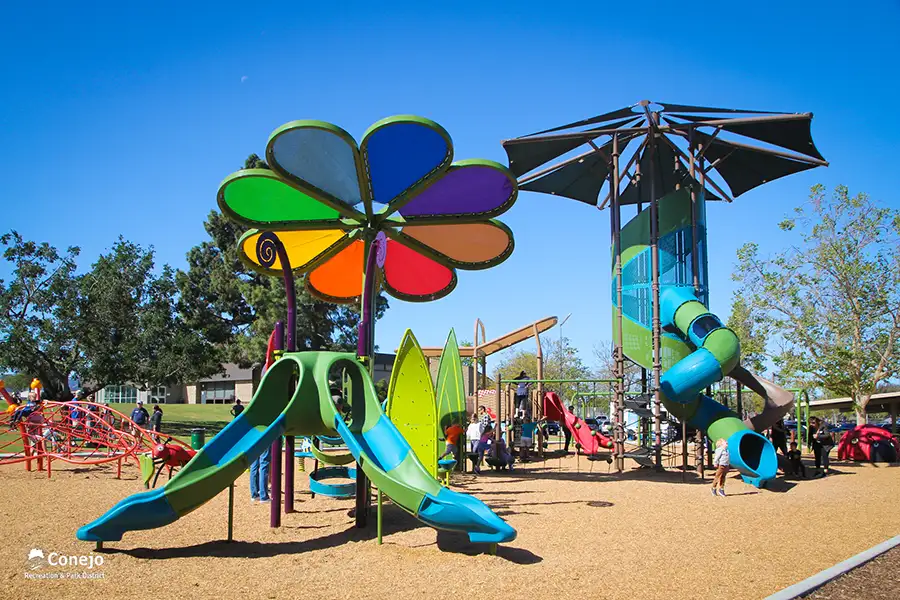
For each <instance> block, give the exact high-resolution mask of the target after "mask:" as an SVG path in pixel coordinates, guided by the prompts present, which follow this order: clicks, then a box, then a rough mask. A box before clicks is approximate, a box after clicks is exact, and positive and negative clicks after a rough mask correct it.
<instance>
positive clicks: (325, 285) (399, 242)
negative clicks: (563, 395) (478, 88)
mask: <svg viewBox="0 0 900 600" xmlns="http://www.w3.org/2000/svg"><path fill="white" fill-rule="evenodd" d="M266 160H267V161H268V163H269V165H270V167H271V169H272V170H267V169H246V170H242V171H238V172H236V173H233V174H231V175H230V176H228V177H227V178H226V179H225V181H223V182H222V184H221V186H220V187H219V194H218V203H219V207H220V208H221V209H222V211H223V212H224V213H225V214H226V215H227V216H228V217H229V218H231V219H233V220H235V221H237V222H240V223H242V224H244V225H247V226H248V227H252V228H253V229H250V230H249V231H247V232H246V233H245V234H244V235H243V236H242V238H241V241H240V250H241V258H242V260H243V261H244V262H245V263H246V264H248V265H249V266H250V267H252V268H254V269H256V270H258V271H261V272H263V273H268V274H272V275H278V274H281V272H282V268H281V263H280V260H279V256H278V254H277V253H276V252H275V251H274V247H273V246H272V245H271V244H267V240H269V241H271V239H272V235H273V233H274V235H277V237H278V239H279V240H280V241H281V243H282V244H283V246H284V249H285V251H286V256H287V259H288V262H289V263H290V267H291V269H293V270H294V271H297V272H301V273H308V277H307V278H306V285H307V287H308V288H309V290H310V292H311V293H312V294H314V295H315V296H317V297H319V298H322V299H324V300H328V301H332V302H340V303H347V302H352V301H354V300H355V299H357V298H359V297H360V295H361V294H362V292H363V277H364V273H363V271H364V265H365V262H366V261H365V254H366V252H367V251H368V248H369V247H370V242H371V241H372V240H374V239H375V238H376V237H380V236H383V241H384V242H385V243H381V244H378V245H377V247H378V249H379V251H378V257H377V261H376V265H377V267H378V268H377V271H378V272H377V276H378V277H379V281H380V282H381V283H382V284H383V286H384V289H385V290H386V291H387V292H388V293H389V294H390V295H392V296H394V297H395V298H399V299H401V300H409V301H428V300H435V299H437V298H442V297H444V296H446V295H447V294H449V293H450V292H451V291H452V290H453V288H454V287H455V286H456V269H486V268H489V267H492V266H494V265H497V264H500V263H501V262H503V261H504V260H506V258H507V257H508V256H509V255H510V254H511V253H512V250H513V235H512V231H510V229H509V228H508V227H506V226H505V225H504V224H503V223H500V222H499V221H496V220H493V219H492V217H496V216H498V215H500V214H502V213H503V212H505V211H507V210H508V209H509V208H510V207H511V206H512V205H513V203H514V202H515V200H516V195H517V186H516V180H515V177H514V176H513V175H512V173H510V172H509V171H508V170H507V169H506V168H505V167H504V166H502V165H500V164H498V163H495V162H492V161H488V160H464V161H459V162H455V163H454V162H452V160H453V146H452V143H451V141H450V136H449V134H448V133H447V132H446V131H445V130H444V129H443V128H442V127H441V126H440V125H438V124H437V123H434V122H433V121H430V120H428V119H424V118H421V117H414V116H396V117H390V118H387V119H384V120H382V121H379V122H378V123H375V124H374V125H373V126H372V127H370V128H369V130H368V131H366V133H365V135H363V138H362V142H361V143H360V144H359V146H357V144H356V141H355V140H354V139H353V137H351V136H350V134H348V133H347V132H346V131H344V130H343V129H341V128H339V127H337V126H335V125H332V124H330V123H324V122H321V121H293V122H291V123H287V124H286V125H283V126H282V127H280V128H278V129H277V130H275V132H274V133H273V134H272V135H271V136H270V138H269V143H268V145H267V146H266ZM382 252H383V253H382Z"/></svg>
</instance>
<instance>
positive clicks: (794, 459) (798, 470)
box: [787, 442, 806, 479]
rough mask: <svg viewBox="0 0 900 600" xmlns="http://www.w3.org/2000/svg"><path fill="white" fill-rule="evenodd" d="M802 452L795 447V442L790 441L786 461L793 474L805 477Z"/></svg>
mask: <svg viewBox="0 0 900 600" xmlns="http://www.w3.org/2000/svg"><path fill="white" fill-rule="evenodd" d="M802 457H803V454H802V453H801V452H800V450H798V449H797V442H791V451H790V452H788V453H787V458H788V462H789V463H790V465H791V471H793V473H794V475H796V476H798V477H802V478H803V479H806V466H805V465H804V464H803V460H802Z"/></svg>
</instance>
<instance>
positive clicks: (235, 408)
mask: <svg viewBox="0 0 900 600" xmlns="http://www.w3.org/2000/svg"><path fill="white" fill-rule="evenodd" d="M242 412H244V405H243V404H241V401H240V399H237V400H235V401H234V404H233V405H232V406H231V416H232V417H234V418H235V419H237V418H238V416H239V415H240V414H241V413H242Z"/></svg>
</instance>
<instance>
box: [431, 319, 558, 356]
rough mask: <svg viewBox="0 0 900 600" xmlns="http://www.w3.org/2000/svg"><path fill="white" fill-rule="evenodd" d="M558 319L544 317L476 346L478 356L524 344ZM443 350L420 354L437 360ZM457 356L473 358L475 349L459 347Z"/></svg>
mask: <svg viewBox="0 0 900 600" xmlns="http://www.w3.org/2000/svg"><path fill="white" fill-rule="evenodd" d="M557 321H558V319H557V318H556V317H545V318H543V319H540V320H538V321H535V322H534V323H531V324H530V325H526V326H524V327H520V328H519V329H516V330H515V331H510V332H509V333H507V334H505V335H501V336H500V337H498V338H496V339H493V340H490V341H488V342H485V343H484V344H480V345H479V346H478V356H490V355H491V354H496V353H497V352H500V351H501V350H506V349H507V348H509V347H510V346H515V345H516V344H518V343H519V342H524V341H525V340H527V339H530V338H533V337H534V336H535V334H541V333H544V332H545V331H547V330H548V329H550V328H551V327H553V326H554V325H556V322H557ZM443 351H444V349H443V348H422V352H424V353H425V356H427V357H429V358H437V357H439V356H440V355H441V352H443ZM459 354H460V356H463V357H472V356H475V348H474V347H473V346H460V348H459Z"/></svg>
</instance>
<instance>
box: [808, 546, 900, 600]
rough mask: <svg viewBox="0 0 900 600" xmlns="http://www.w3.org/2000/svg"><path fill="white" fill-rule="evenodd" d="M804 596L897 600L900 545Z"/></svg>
mask: <svg viewBox="0 0 900 600" xmlns="http://www.w3.org/2000/svg"><path fill="white" fill-rule="evenodd" d="M873 546H874V544H873ZM803 597H804V598H809V599H810V600H858V599H860V598H865V599H867V600H897V598H900V547H896V548H894V549H892V550H889V551H888V552H885V553H884V554H882V555H881V556H879V557H878V558H876V559H874V560H872V561H870V562H867V563H866V564H864V565H862V566H861V567H857V568H856V569H853V570H852V571H850V572H848V573H845V574H844V575H841V576H840V577H838V578H837V579H835V580H834V581H831V582H829V583H826V584H825V585H823V586H822V587H820V588H819V589H818V590H816V591H814V592H813V593H812V594H809V595H808V596H803Z"/></svg>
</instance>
